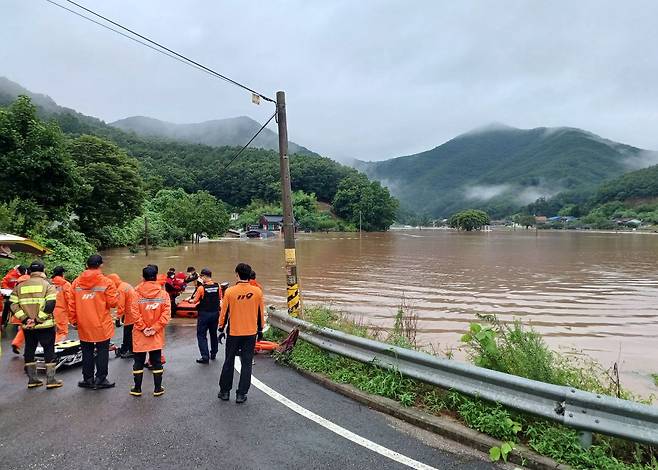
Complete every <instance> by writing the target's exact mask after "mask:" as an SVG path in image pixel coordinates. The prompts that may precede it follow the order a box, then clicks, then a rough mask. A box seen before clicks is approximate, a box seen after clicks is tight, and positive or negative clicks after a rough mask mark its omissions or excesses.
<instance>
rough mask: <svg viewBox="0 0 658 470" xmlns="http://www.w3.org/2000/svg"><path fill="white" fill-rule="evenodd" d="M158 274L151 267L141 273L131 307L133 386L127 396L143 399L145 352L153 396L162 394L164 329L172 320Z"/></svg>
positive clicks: (167, 300)
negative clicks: (150, 375)
mask: <svg viewBox="0 0 658 470" xmlns="http://www.w3.org/2000/svg"><path fill="white" fill-rule="evenodd" d="M157 275H158V273H157V271H156V270H155V269H153V267H152V266H147V267H145V268H144V269H143V270H142V276H143V277H144V282H142V283H141V284H139V285H138V286H137V287H136V288H135V295H134V297H133V300H132V304H131V311H132V316H133V318H134V319H135V327H134V330H133V351H134V352H135V362H134V364H133V379H134V381H135V386H134V387H133V388H131V389H130V394H131V395H133V396H135V397H139V396H142V379H143V377H144V362H145V361H146V354H147V353H148V355H149V361H150V362H151V366H152V370H153V385H154V388H153V396H156V397H159V396H161V395H163V394H164V392H165V390H164V388H162V374H163V372H164V369H163V368H162V361H161V353H162V349H163V348H164V345H165V326H166V325H167V323H169V320H170V319H171V306H170V303H169V296H168V295H167V293H166V292H165V290H164V289H163V288H162V286H160V284H159V283H158V282H157Z"/></svg>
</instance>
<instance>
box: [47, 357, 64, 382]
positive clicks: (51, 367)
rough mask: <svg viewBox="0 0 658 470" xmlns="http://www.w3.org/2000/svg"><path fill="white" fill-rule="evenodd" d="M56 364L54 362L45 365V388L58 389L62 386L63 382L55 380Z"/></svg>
mask: <svg viewBox="0 0 658 470" xmlns="http://www.w3.org/2000/svg"><path fill="white" fill-rule="evenodd" d="M56 366H57V364H55V363H54V362H53V363H51V364H46V388H59V387H61V386H62V385H64V382H62V381H61V380H58V379H56V378H55V367H56Z"/></svg>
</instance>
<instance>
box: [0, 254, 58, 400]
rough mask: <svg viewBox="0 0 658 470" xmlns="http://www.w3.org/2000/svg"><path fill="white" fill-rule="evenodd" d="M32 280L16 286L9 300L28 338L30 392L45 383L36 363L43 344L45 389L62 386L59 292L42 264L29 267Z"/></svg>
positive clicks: (34, 263) (26, 369)
mask: <svg viewBox="0 0 658 470" xmlns="http://www.w3.org/2000/svg"><path fill="white" fill-rule="evenodd" d="M29 270H30V277H29V279H27V280H25V281H22V282H20V283H18V285H16V287H15V288H14V291H13V292H12V294H11V297H10V298H9V301H10V302H11V307H10V308H11V312H12V313H13V314H14V318H16V319H17V320H18V321H20V322H21V329H22V331H23V334H24V335H25V353H24V357H25V371H26V372H27V377H28V382H27V388H36V387H41V386H42V385H43V382H42V381H41V380H39V379H38V378H37V363H36V361H35V360H34V353H35V351H36V349H37V346H38V345H39V344H41V347H42V348H43V356H44V360H45V363H46V388H49V389H50V388H57V387H61V386H62V385H63V382H62V381H61V380H57V379H56V378H55V367H56V364H55V316H54V311H55V303H56V301H57V290H56V289H55V286H53V285H52V284H51V283H50V282H48V278H46V275H45V274H44V265H43V263H42V262H41V261H33V262H32V264H30V268H29Z"/></svg>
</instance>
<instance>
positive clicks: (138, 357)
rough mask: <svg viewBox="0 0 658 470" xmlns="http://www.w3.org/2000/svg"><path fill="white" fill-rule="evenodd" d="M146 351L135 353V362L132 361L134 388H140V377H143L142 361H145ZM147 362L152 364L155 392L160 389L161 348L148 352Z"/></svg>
mask: <svg viewBox="0 0 658 470" xmlns="http://www.w3.org/2000/svg"><path fill="white" fill-rule="evenodd" d="M146 354H147V353H146V351H145V352H137V353H135V362H134V363H133V378H134V380H135V388H136V389H138V390H141V388H142V379H143V378H144V362H145V361H146ZM148 355H149V362H150V363H151V365H152V366H153V386H154V390H155V391H156V392H158V391H160V390H162V373H163V372H164V370H163V369H162V350H161V349H155V350H153V351H149V352H148Z"/></svg>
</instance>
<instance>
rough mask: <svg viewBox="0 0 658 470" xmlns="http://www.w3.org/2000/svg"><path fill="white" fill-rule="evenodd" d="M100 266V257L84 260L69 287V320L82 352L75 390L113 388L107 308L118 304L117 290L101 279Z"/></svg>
mask: <svg viewBox="0 0 658 470" xmlns="http://www.w3.org/2000/svg"><path fill="white" fill-rule="evenodd" d="M101 266H103V258H102V257H101V255H91V256H90V257H89V258H88V259H87V269H86V270H85V271H84V272H83V273H82V274H81V275H80V276H79V277H78V278H77V279H76V280H75V281H73V283H72V284H71V292H72V295H71V297H70V300H69V316H70V317H69V320H70V322H71V325H73V326H77V327H78V336H79V337H80V347H81V349H82V381H80V382H78V386H79V387H82V388H93V389H94V390H96V389H103V388H110V387H114V382H110V381H108V380H107V363H108V361H109V349H110V339H111V338H112V335H113V334H114V324H113V322H112V315H110V308H114V307H116V306H117V304H118V303H119V295H118V293H117V289H116V287H115V286H114V283H113V282H112V281H111V280H110V279H108V278H107V277H105V276H104V275H103V272H102V271H101ZM94 351H96V354H95V355H94ZM94 369H95V374H96V375H95V377H94Z"/></svg>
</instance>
